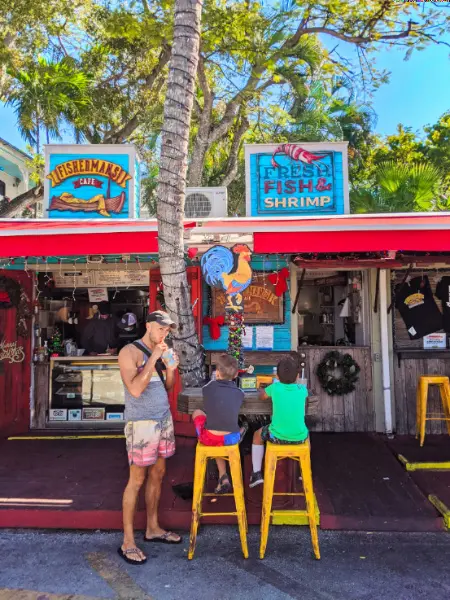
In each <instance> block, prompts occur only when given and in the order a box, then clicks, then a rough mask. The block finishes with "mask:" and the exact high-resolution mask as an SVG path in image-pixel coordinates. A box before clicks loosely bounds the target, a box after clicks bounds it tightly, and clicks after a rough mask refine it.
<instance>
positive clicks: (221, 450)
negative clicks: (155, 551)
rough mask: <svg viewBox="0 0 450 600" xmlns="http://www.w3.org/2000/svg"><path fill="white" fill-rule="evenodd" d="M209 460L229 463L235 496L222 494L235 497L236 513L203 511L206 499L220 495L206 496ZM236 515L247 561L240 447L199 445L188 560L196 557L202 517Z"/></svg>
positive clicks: (207, 494)
mask: <svg viewBox="0 0 450 600" xmlns="http://www.w3.org/2000/svg"><path fill="white" fill-rule="evenodd" d="M210 458H224V459H225V460H227V461H228V462H229V464H230V471H231V480H232V481H231V483H232V484H233V493H230V494H221V496H234V500H235V504H236V511H235V512H205V513H204V512H202V500H203V498H204V497H206V496H217V494H210V493H204V491H203V488H204V485H205V475H206V465H207V462H208V459H210ZM226 515H234V516H236V517H237V521H238V525H239V534H240V536H241V545H242V553H243V555H244V558H248V545H247V530H248V526H247V514H246V512H245V501H244V485H243V479H242V467H241V456H240V453H239V445H238V444H236V445H233V446H204V445H203V444H200V442H198V443H197V449H196V452H195V473H194V491H193V498H192V521H191V534H190V537H189V551H188V559H189V560H192V558H194V552H195V543H196V541H197V531H198V525H199V522H200V518H201V517H206V516H207V517H222V516H226Z"/></svg>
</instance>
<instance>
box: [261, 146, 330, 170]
mask: <svg viewBox="0 0 450 600" xmlns="http://www.w3.org/2000/svg"><path fill="white" fill-rule="evenodd" d="M277 154H285V155H286V156H289V157H290V158H292V160H295V161H298V162H303V163H306V164H308V165H311V164H312V163H313V162H315V161H316V160H322V159H323V158H324V157H323V156H318V155H317V154H311V152H308V150H305V149H304V148H302V147H301V146H298V145H297V144H281V145H280V146H277V148H275V151H274V153H273V154H272V166H273V167H275V168H277V167H279V166H280V165H279V164H278V163H277V161H276V160H275V156H276V155H277Z"/></svg>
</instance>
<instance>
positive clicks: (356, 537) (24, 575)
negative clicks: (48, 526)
mask: <svg viewBox="0 0 450 600" xmlns="http://www.w3.org/2000/svg"><path fill="white" fill-rule="evenodd" d="M319 539H320V549H321V553H322V559H321V560H320V561H316V560H315V559H314V558H313V556H312V552H311V548H310V539H309V534H308V531H307V530H306V529H305V528H281V527H272V528H271V532H270V536H269V545H268V548H267V553H266V558H265V559H264V560H263V561H261V560H259V559H258V558H257V556H258V543H259V531H258V530H257V529H256V528H251V530H250V532H249V546H250V558H249V559H248V560H244V559H243V558H242V554H241V551H240V545H239V537H238V532H237V528H235V527H204V528H202V530H201V532H200V534H199V536H198V539H197V549H196V554H195V558H194V560H193V561H188V560H187V558H186V553H187V539H185V541H184V542H183V544H182V545H180V546H164V545H162V544H154V545H152V544H150V545H146V547H145V549H146V551H147V554H148V556H149V560H148V562H147V564H146V565H144V566H141V567H134V566H131V565H127V564H126V563H125V562H124V561H123V560H121V559H120V557H119V556H118V555H117V548H118V546H119V545H120V541H121V539H120V534H118V533H117V532H115V533H79V532H71V533H66V532H64V533H62V532H61V533H60V532H56V533H55V532H31V531H1V532H0V600H95V599H106V598H111V599H120V600H133V599H136V600H179V599H182V600H184V599H186V600H187V599H190V600H241V599H242V600H265V599H268V600H289V599H290V598H295V599H297V598H298V599H301V600H384V599H386V600H415V599H416V598H417V599H421V600H422V599H424V598H430V599H432V600H444V599H445V600H448V599H449V598H450V568H449V565H450V536H449V534H446V533H442V534H394V533H390V534H375V533H372V534H368V533H341V532H320V533H319Z"/></svg>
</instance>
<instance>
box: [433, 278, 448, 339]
mask: <svg viewBox="0 0 450 600" xmlns="http://www.w3.org/2000/svg"><path fill="white" fill-rule="evenodd" d="M436 296H437V297H438V298H439V300H441V302H442V313H443V315H444V331H447V332H450V277H443V278H442V279H441V280H440V282H439V283H438V284H437V286H436Z"/></svg>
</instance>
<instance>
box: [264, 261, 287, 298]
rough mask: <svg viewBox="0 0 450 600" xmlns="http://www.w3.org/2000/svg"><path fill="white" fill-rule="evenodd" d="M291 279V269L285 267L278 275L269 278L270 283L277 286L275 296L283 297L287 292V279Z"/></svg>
mask: <svg viewBox="0 0 450 600" xmlns="http://www.w3.org/2000/svg"><path fill="white" fill-rule="evenodd" d="M288 277H289V269H287V268H286V267H284V269H281V271H278V273H271V274H270V275H269V277H268V279H269V281H270V283H271V284H272V285H274V286H275V296H282V295H283V294H284V292H287V289H288V285H287V281H286V280H287V278H288Z"/></svg>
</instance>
